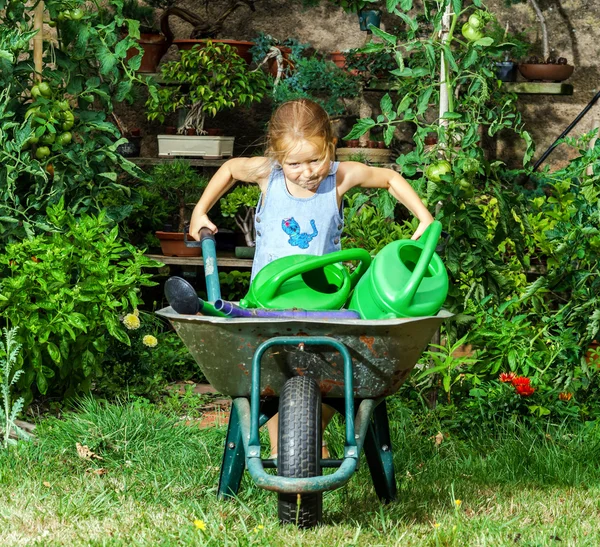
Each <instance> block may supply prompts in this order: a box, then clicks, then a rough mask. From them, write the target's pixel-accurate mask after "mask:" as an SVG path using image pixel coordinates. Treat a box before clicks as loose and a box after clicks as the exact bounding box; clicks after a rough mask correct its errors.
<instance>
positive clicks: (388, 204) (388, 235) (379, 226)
mask: <svg viewBox="0 0 600 547" xmlns="http://www.w3.org/2000/svg"><path fill="white" fill-rule="evenodd" d="M394 207H395V199H394V198H392V197H391V196H390V195H389V193H388V192H383V191H377V192H373V193H372V194H371V193H367V192H364V191H363V192H353V193H350V194H347V195H346V205H345V207H344V231H343V234H342V247H343V248H344V249H352V248H358V249H366V250H367V251H369V253H371V254H372V255H374V254H376V253H378V252H379V251H380V250H381V249H382V248H383V247H385V246H386V245H387V244H388V243H391V242H392V241H396V240H398V239H406V238H409V237H410V236H411V235H412V233H414V228H415V227H414V226H412V225H411V224H410V223H409V222H404V224H403V225H401V224H398V223H397V222H396V221H395V220H394Z"/></svg>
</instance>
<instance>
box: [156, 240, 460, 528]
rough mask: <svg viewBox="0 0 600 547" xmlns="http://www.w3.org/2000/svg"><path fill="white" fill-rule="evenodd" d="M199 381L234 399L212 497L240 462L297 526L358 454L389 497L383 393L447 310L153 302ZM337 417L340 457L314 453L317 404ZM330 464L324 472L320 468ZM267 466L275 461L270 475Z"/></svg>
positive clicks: (208, 251)
mask: <svg viewBox="0 0 600 547" xmlns="http://www.w3.org/2000/svg"><path fill="white" fill-rule="evenodd" d="M191 244H192V245H194V244H195V245H198V246H202V251H203V258H204V264H205V268H204V270H205V276H206V281H207V289H208V293H209V294H208V296H209V300H213V301H215V300H217V299H219V298H220V290H219V282H218V273H217V268H216V254H215V251H214V249H215V247H214V239H213V238H211V237H205V238H204V239H203V240H202V243H201V244H200V243H197V242H194V243H191ZM157 313H158V315H160V316H162V317H165V318H166V319H168V320H169V321H170V323H171V324H172V325H173V327H174V328H175V330H176V332H177V333H178V335H179V336H180V337H181V339H182V341H183V343H184V344H185V345H186V347H187V348H188V350H189V351H190V353H191V354H192V355H193V357H194V358H195V360H196V361H197V363H198V365H199V366H200V368H201V370H202V372H203V373H204V375H205V376H206V379H207V380H208V381H209V382H210V383H211V385H212V386H213V387H214V388H215V389H216V390H217V391H219V392H220V393H222V394H224V395H227V396H230V397H231V398H232V399H233V402H232V409H231V413H230V417H229V423H228V428H227V436H226V439H225V448H224V453H223V460H222V465H221V470H220V479H219V487H218V497H219V498H220V499H227V498H231V497H233V496H235V495H236V494H237V492H238V490H239V487H240V483H241V480H242V476H243V473H244V471H245V470H248V472H249V474H250V476H251V477H252V479H253V480H254V482H255V483H256V485H257V486H259V487H261V488H264V489H266V490H272V491H275V492H277V493H278V512H279V520H280V522H281V523H295V524H296V525H297V526H299V527H302V528H309V527H313V526H316V525H317V524H319V523H320V522H321V519H322V500H323V492H324V491H327V490H334V489H336V488H340V487H341V486H343V485H345V484H346V483H347V482H348V481H349V480H350V478H351V477H352V474H353V473H354V472H355V471H356V469H357V467H358V463H359V459H360V455H361V452H362V451H363V450H364V453H365V457H366V462H367V465H368V467H369V471H370V474H371V477H372V480H373V484H374V487H375V492H376V494H377V496H378V497H379V498H380V499H381V500H382V501H385V502H389V501H392V500H394V499H395V498H396V480H395V475H394V466H393V458H392V444H391V439H390V432H389V422H388V415H387V407H386V397H388V396H390V395H392V394H394V393H395V392H396V391H397V390H398V389H399V388H400V386H401V385H402V384H403V382H404V381H405V380H406V378H407V377H408V376H409V374H410V372H411V370H412V369H413V367H414V366H415V364H416V363H417V360H418V359H419V357H420V355H421V353H422V352H423V350H424V349H425V347H426V346H427V344H428V343H429V341H430V340H431V338H432V336H433V334H434V333H435V331H436V330H437V328H438V327H439V326H440V324H441V323H442V322H443V321H444V320H445V319H447V318H448V317H451V314H450V313H448V312H446V311H444V310H442V311H441V312H440V313H438V314H437V315H436V316H434V317H418V318H403V319H385V320H376V321H373V320H360V319H345V320H340V319H335V320H330V319H307V318H303V319H296V318H282V319H279V318H222V317H209V316H201V315H181V314H179V313H177V312H175V311H174V310H173V309H172V308H171V307H167V308H163V309H161V310H159V311H158V312H157ZM322 403H325V404H327V405H329V406H331V407H333V408H334V409H336V410H337V411H338V412H340V413H341V414H342V415H343V416H344V418H345V444H344V454H343V458H341V459H335V458H322V456H321V451H322V438H321V437H322V432H321V408H322V407H321V404H322ZM277 412H279V439H278V456H277V458H276V459H262V458H261V445H260V440H259V428H260V427H261V426H262V425H263V424H264V423H266V422H267V421H268V420H269V419H270V418H271V417H272V416H273V415H275V413H277ZM327 468H333V469H335V471H334V472H331V473H328V474H325V475H324V474H323V473H322V470H323V469H327ZM266 469H276V470H277V473H276V474H271V473H268V472H267V471H266Z"/></svg>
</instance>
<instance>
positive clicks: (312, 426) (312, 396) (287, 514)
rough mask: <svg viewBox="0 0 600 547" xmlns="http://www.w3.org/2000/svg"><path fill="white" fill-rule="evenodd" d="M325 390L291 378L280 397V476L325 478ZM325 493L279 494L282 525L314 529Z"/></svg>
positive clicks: (278, 468) (312, 381)
mask: <svg viewBox="0 0 600 547" xmlns="http://www.w3.org/2000/svg"><path fill="white" fill-rule="evenodd" d="M321 437H322V433H321V391H320V389H319V386H318V384H317V382H315V380H313V379H312V378H308V377H306V376H294V377H293V378H290V379H289V380H288V381H287V382H286V383H285V385H284V386H283V390H282V392H281V394H280V396H279V440H278V445H279V446H278V455H277V474H278V475H280V476H282V477H296V478H308V477H317V476H319V475H321ZM322 514H323V492H318V493H316V494H300V498H298V494H279V522H281V524H289V523H292V524H297V526H298V527H299V528H312V527H313V526H317V525H318V524H319V523H320V522H321V517H322Z"/></svg>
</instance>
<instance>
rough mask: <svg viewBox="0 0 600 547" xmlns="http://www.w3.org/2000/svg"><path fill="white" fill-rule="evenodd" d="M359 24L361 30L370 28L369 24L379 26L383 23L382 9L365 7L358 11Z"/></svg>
mask: <svg viewBox="0 0 600 547" xmlns="http://www.w3.org/2000/svg"><path fill="white" fill-rule="evenodd" d="M358 24H359V26H360V30H366V31H367V32H371V31H370V30H369V25H373V26H374V27H377V28H379V25H380V24H381V10H378V9H363V10H360V11H359V12H358Z"/></svg>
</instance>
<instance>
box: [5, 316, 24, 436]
mask: <svg viewBox="0 0 600 547" xmlns="http://www.w3.org/2000/svg"><path fill="white" fill-rule="evenodd" d="M3 332H4V339H5V340H6V343H3V342H2V339H0V373H1V374H2V386H1V390H2V406H3V410H4V416H3V420H2V424H1V426H0V433H2V437H3V439H2V441H3V445H4V448H7V447H8V445H9V444H15V443H16V441H15V440H14V439H11V438H10V434H11V432H12V431H14V432H15V434H16V435H17V436H18V437H21V438H22V439H29V435H28V434H27V432H26V431H24V430H23V429H22V428H20V427H19V426H18V425H17V424H16V420H17V417H18V416H19V413H20V412H21V411H22V410H23V404H24V402H25V401H24V399H23V398H22V397H20V398H19V399H17V400H16V401H14V402H13V401H12V397H11V391H12V389H13V386H14V385H15V384H16V383H17V382H18V381H19V378H20V376H21V375H22V374H23V371H22V370H16V371H14V373H13V367H14V366H15V365H16V363H17V356H18V354H19V350H20V349H21V345H20V344H19V343H18V342H16V341H15V335H16V332H17V329H16V328H13V329H10V330H7V329H3Z"/></svg>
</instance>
